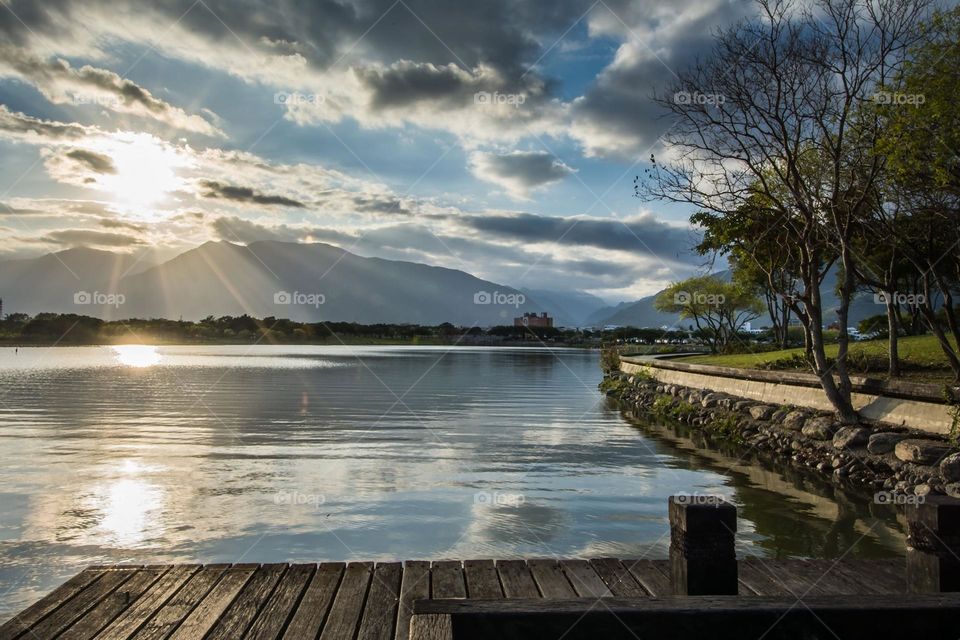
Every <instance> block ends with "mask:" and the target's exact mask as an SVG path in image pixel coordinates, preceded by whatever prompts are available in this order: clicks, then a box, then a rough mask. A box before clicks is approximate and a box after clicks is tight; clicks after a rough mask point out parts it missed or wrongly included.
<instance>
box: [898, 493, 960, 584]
mask: <svg viewBox="0 0 960 640" xmlns="http://www.w3.org/2000/svg"><path fill="white" fill-rule="evenodd" d="M906 513H907V591H908V592H909V593H946V592H955V591H960V500H957V499H955V498H950V497H947V496H926V499H925V500H924V501H923V502H922V503H913V504H908V505H907V507H906Z"/></svg>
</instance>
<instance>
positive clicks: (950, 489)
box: [943, 482, 960, 498]
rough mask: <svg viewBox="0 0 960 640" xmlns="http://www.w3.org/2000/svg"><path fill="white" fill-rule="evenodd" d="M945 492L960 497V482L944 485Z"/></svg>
mask: <svg viewBox="0 0 960 640" xmlns="http://www.w3.org/2000/svg"><path fill="white" fill-rule="evenodd" d="M943 492H944V493H945V494H947V495H948V496H950V497H951V498H960V482H951V483H950V484H947V485H944V486H943Z"/></svg>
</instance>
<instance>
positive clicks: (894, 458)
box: [600, 372, 960, 505]
mask: <svg viewBox="0 0 960 640" xmlns="http://www.w3.org/2000/svg"><path fill="white" fill-rule="evenodd" d="M600 390H601V391H602V392H603V393H605V394H606V395H607V396H609V397H612V398H614V399H616V400H618V401H619V402H620V403H621V404H622V405H624V406H626V407H627V408H629V409H631V410H634V411H637V412H639V413H641V414H647V415H650V416H653V417H656V418H658V419H666V420H672V421H674V422H677V423H681V424H685V425H687V426H689V427H690V428H692V429H694V430H697V431H701V432H703V433H704V434H706V435H709V436H711V437H712V438H714V439H716V440H720V441H724V442H728V443H730V444H732V445H735V446H737V447H738V448H740V449H742V450H745V451H747V452H749V451H751V450H755V451H758V452H766V453H769V454H771V455H773V456H775V457H776V458H778V459H780V460H784V461H788V462H790V463H791V464H793V465H795V466H798V467H803V468H806V469H810V470H813V471H815V472H817V473H818V474H819V475H820V476H821V477H823V478H824V479H826V480H829V481H830V482H832V483H833V484H834V485H837V486H839V487H842V488H845V489H849V490H852V491H855V492H858V493H867V494H870V493H872V494H873V500H874V502H875V503H877V504H898V505H901V504H910V503H917V502H922V501H924V500H925V498H926V497H927V496H935V495H948V496H951V497H954V498H960V453H958V452H957V446H956V443H955V442H950V441H948V440H947V439H944V438H937V437H933V436H931V435H930V434H927V433H920V432H916V431H911V430H909V429H907V428H904V427H894V426H889V425H882V424H878V423H869V422H864V423H863V424H861V425H858V426H848V427H844V426H841V425H839V424H838V423H837V422H836V421H835V419H834V416H833V415H831V414H829V413H826V412H817V411H814V410H810V409H797V408H795V407H789V406H775V405H769V404H764V403H761V402H757V401H754V400H747V399H744V398H741V397H737V396H734V395H730V394H725V393H718V392H705V391H703V390H699V389H692V388H689V387H682V386H678V385H670V384H663V383H661V382H658V381H657V380H654V379H652V378H648V377H645V376H642V375H631V374H627V373H622V372H612V373H607V374H605V375H604V379H603V381H602V382H601V383H600Z"/></svg>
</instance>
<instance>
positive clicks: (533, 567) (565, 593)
mask: <svg viewBox="0 0 960 640" xmlns="http://www.w3.org/2000/svg"><path fill="white" fill-rule="evenodd" d="M527 566H528V567H530V573H531V574H532V575H533V579H534V580H535V581H536V583H537V587H539V589H540V593H542V594H543V597H544V598H553V599H559V598H574V597H576V595H577V592H576V591H574V590H573V586H572V585H571V584H570V581H569V580H567V576H566V575H565V574H564V573H563V569H562V568H561V567H560V563H559V562H557V561H556V560H544V559H534V560H527Z"/></svg>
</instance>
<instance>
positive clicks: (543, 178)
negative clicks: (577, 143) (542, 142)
mask: <svg viewBox="0 0 960 640" xmlns="http://www.w3.org/2000/svg"><path fill="white" fill-rule="evenodd" d="M470 160H471V169H472V171H473V175H475V176H477V177H478V178H480V179H481V180H486V181H487V182H492V183H493V184H496V185H500V186H501V187H503V188H504V189H506V190H507V191H508V192H510V194H512V195H513V196H514V197H517V198H526V197H527V196H528V195H529V193H530V191H531V190H533V189H537V188H539V187H543V186H546V185H548V184H550V183H552V182H558V181H560V180H563V179H564V178H565V177H567V176H568V175H570V174H571V173H574V170H573V169H571V168H570V167H568V166H567V165H565V164H564V163H563V162H561V161H560V160H558V159H556V158H555V157H553V156H552V155H551V154H549V153H546V152H539V151H514V152H513V153H508V154H506V155H497V154H495V153H474V154H473V155H472V156H471V159H470Z"/></svg>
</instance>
